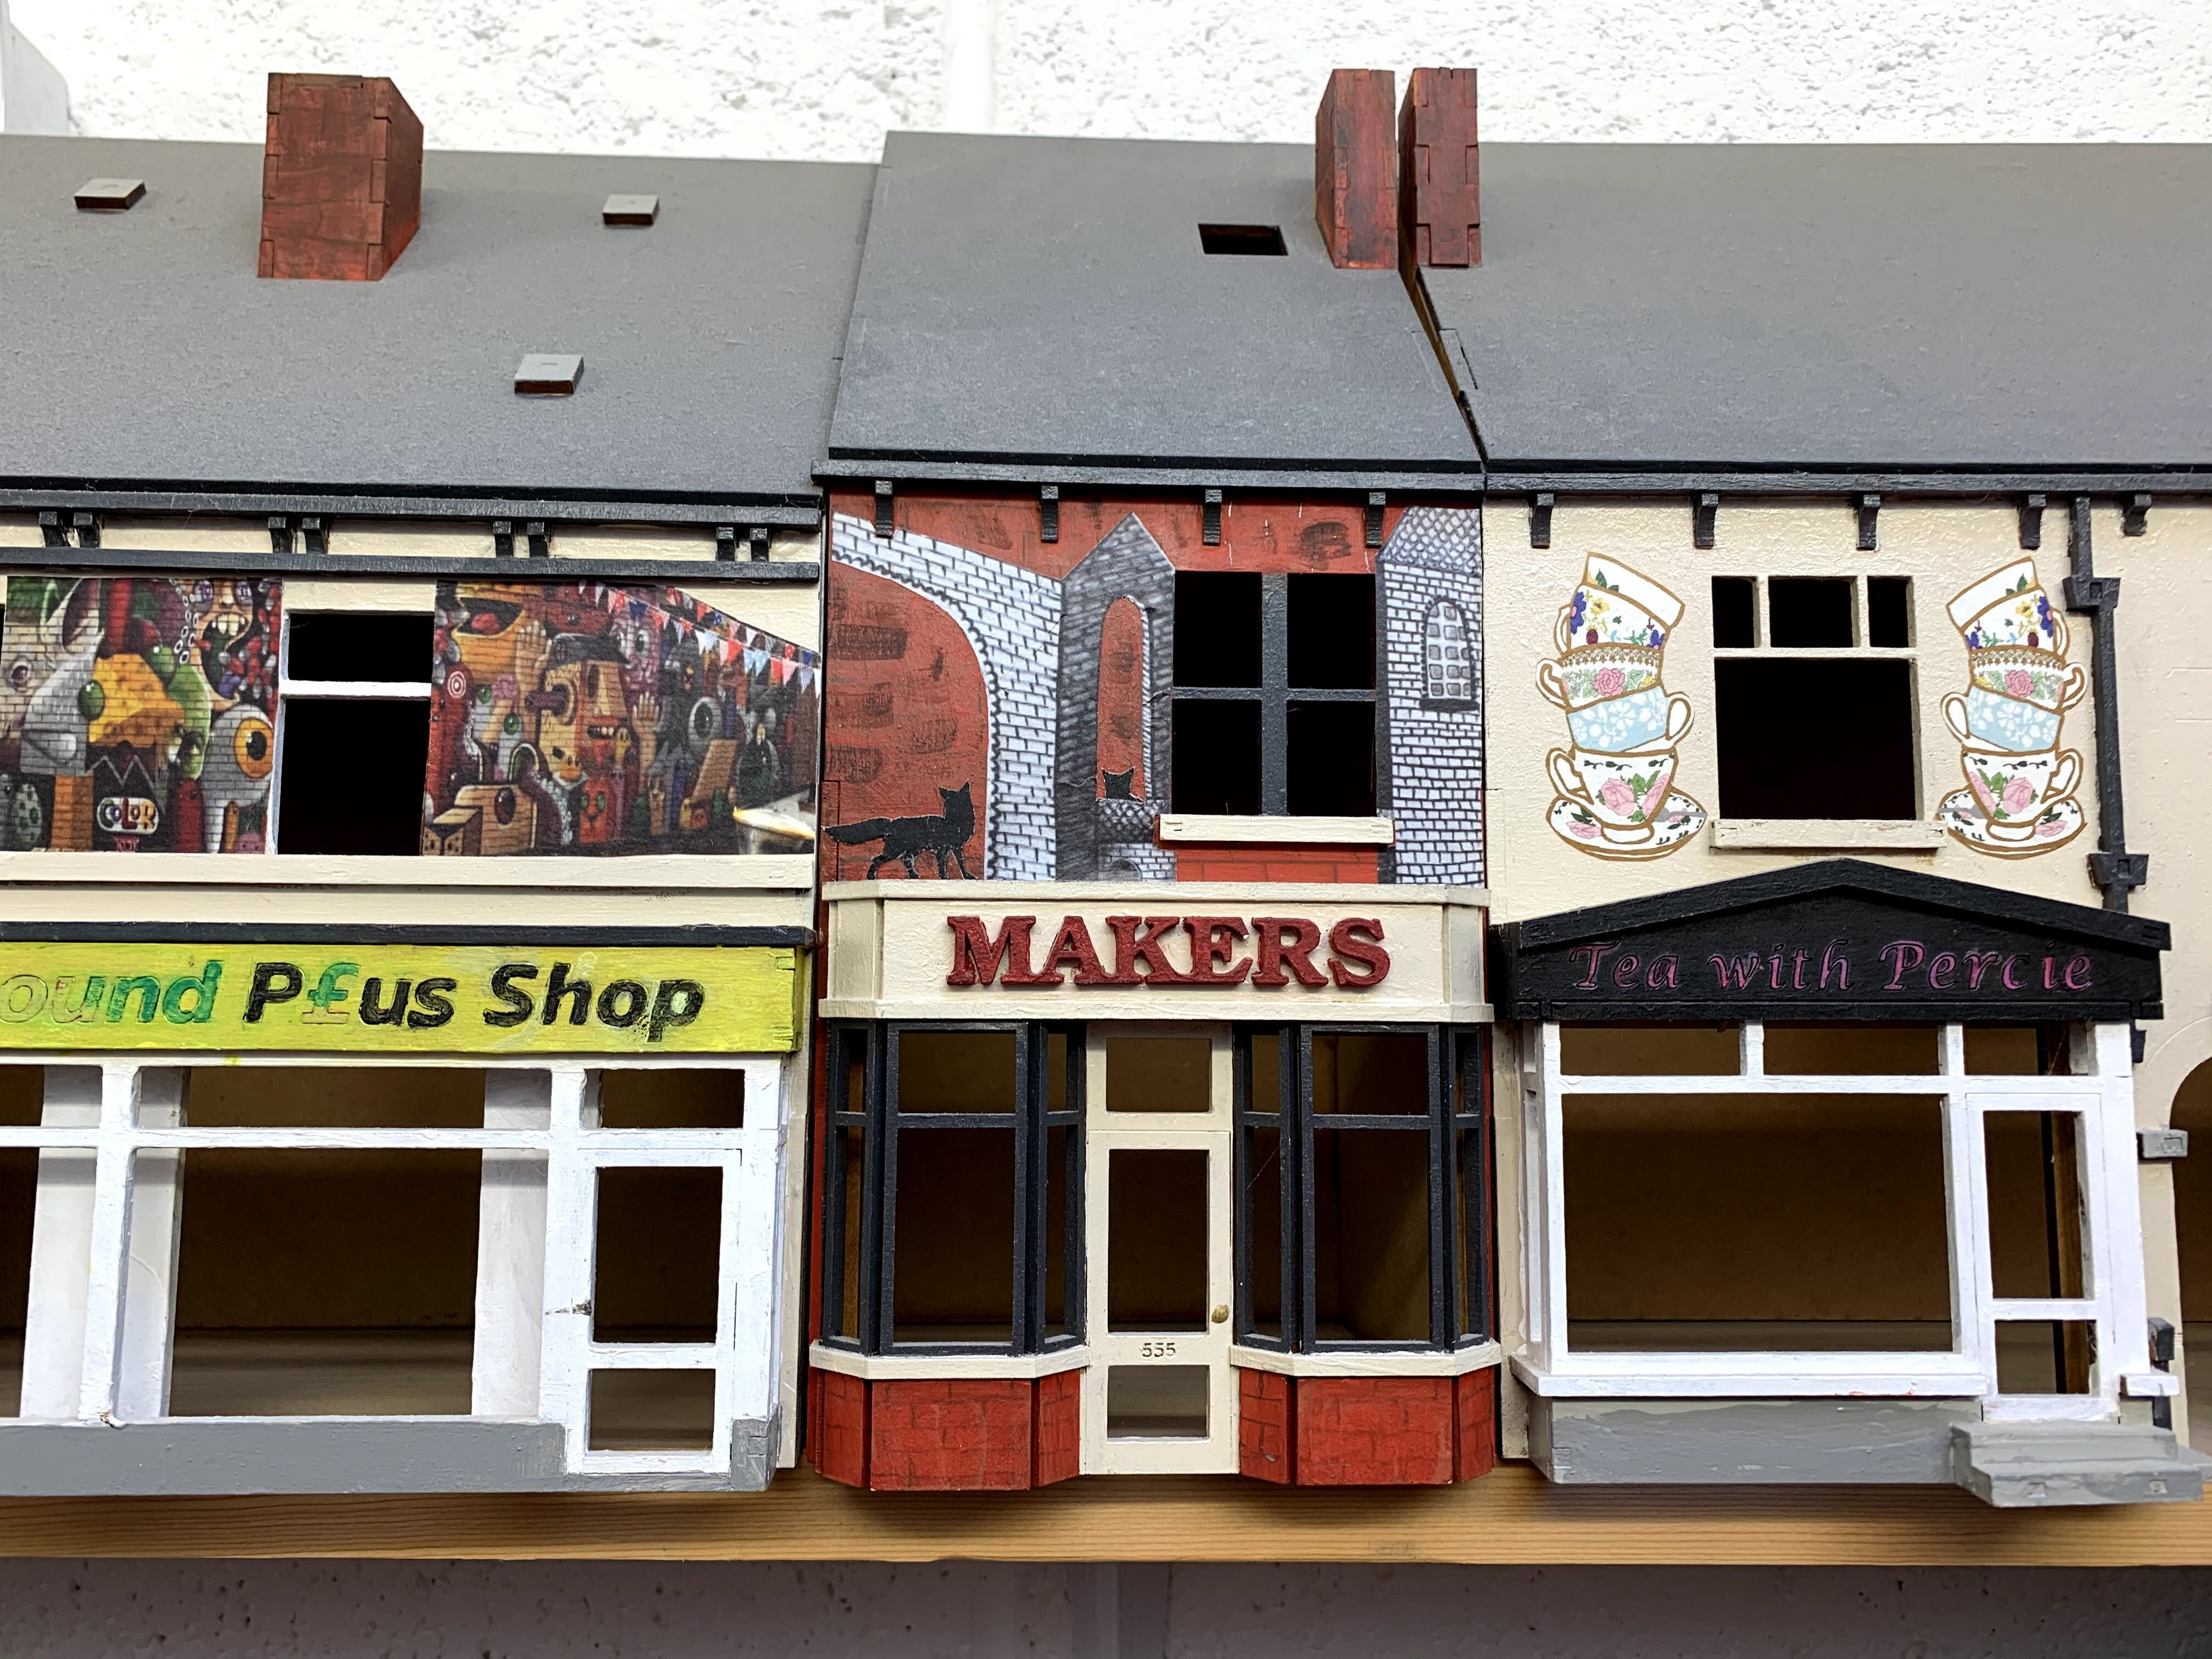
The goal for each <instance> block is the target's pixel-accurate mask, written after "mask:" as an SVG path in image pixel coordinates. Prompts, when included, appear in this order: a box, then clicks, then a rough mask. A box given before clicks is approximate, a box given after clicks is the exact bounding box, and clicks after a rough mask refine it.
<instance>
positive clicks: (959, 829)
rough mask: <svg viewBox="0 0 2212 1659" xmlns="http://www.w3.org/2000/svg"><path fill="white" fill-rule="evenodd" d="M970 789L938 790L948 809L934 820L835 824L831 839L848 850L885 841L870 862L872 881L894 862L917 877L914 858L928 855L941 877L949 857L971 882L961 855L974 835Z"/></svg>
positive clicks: (883, 820) (920, 819)
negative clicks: (923, 854)
mask: <svg viewBox="0 0 2212 1659" xmlns="http://www.w3.org/2000/svg"><path fill="white" fill-rule="evenodd" d="M968 789H969V786H968V785H966V784H964V783H963V784H962V785H961V786H960V787H958V788H957V789H945V788H939V790H938V792H937V793H938V795H939V798H940V799H943V801H944V803H945V810H944V811H942V812H939V813H937V814H936V815H934V816H933V817H919V818H862V819H861V820H860V822H859V823H833V824H831V825H830V826H829V839H830V840H832V841H834V842H842V844H843V845H845V846H847V847H857V846H860V844H862V843H863V842H871V841H879V842H883V844H884V850H883V851H882V852H880V853H878V854H876V856H875V857H874V858H873V859H872V860H869V862H868V876H869V877H871V878H872V877H873V876H874V875H875V873H876V872H877V871H878V870H880V869H882V868H883V867H884V866H885V865H886V864H889V863H890V861H891V860H893V859H896V860H898V861H899V862H900V863H901V864H903V865H904V866H906V872H907V874H908V875H909V876H915V877H917V878H918V877H919V876H920V875H921V872H920V871H919V870H916V869H915V867H914V860H915V854H920V853H927V854H929V855H930V857H931V858H932V859H933V860H936V864H937V873H938V875H939V878H942V877H943V876H944V874H945V858H946V856H947V855H948V854H949V855H950V856H951V860H952V864H953V867H954V868H955V869H957V870H958V871H959V872H960V875H961V878H962V879H963V880H969V879H972V878H970V877H969V874H968V860H966V859H965V858H964V857H963V856H962V854H961V849H962V848H964V847H966V846H967V845H968V840H969V836H973V835H974V834H975V800H974V799H973V797H971V796H970V795H969V793H968Z"/></svg>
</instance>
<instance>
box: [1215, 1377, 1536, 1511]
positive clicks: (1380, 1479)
mask: <svg viewBox="0 0 2212 1659" xmlns="http://www.w3.org/2000/svg"><path fill="white" fill-rule="evenodd" d="M1237 1395H1238V1412H1239V1417H1238V1423H1237V1468H1238V1469H1239V1470H1240V1471H1241V1472H1242V1473H1243V1474H1245V1475H1247V1476H1249V1478H1251V1479H1252V1480H1267V1481H1271V1482H1273V1483H1274V1484H1275V1485H1278V1486H1444V1485H1447V1484H1449V1482H1451V1481H1454V1480H1474V1479H1476V1478H1477V1477H1479V1476H1480V1475H1484V1474H1488V1473H1489V1472H1490V1471H1491V1470H1492V1468H1495V1467H1496V1466H1497V1462H1498V1373H1497V1371H1496V1370H1480V1371H1477V1372H1474V1374H1472V1375H1471V1376H1459V1377H1450V1376H1299V1377H1290V1376H1280V1375H1278V1374H1277V1373H1275V1372H1273V1371H1261V1370H1243V1371H1240V1372H1239V1373H1238V1376H1237Z"/></svg>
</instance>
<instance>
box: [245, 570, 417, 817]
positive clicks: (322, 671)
mask: <svg viewBox="0 0 2212 1659" xmlns="http://www.w3.org/2000/svg"><path fill="white" fill-rule="evenodd" d="M284 627H285V630H286V634H287V636H288V637H287V643H286V647H285V659H284V660H285V668H284V674H283V679H282V681H281V683H280V684H279V686H278V694H279V695H278V728H277V737H276V748H277V776H276V799H277V809H276V847H277V850H278V851H279V852H283V853H310V854H412V853H416V852H419V851H420V850H421V846H422V784H423V777H424V775H425V773H426V771H427V770H428V757H429V744H430V720H429V708H430V701H429V700H430V681H429V675H430V669H431V663H432V653H431V638H430V635H431V618H430V617H428V616H427V615H416V614H412V613H407V614H394V613H390V612H376V611H310V612H304V613H295V614H293V615H291V616H289V617H286V618H285V622H284Z"/></svg>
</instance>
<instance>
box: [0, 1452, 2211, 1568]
mask: <svg viewBox="0 0 2212 1659" xmlns="http://www.w3.org/2000/svg"><path fill="white" fill-rule="evenodd" d="M0 1553H4V1554H9V1555H23V1556H170V1557H211V1558H222V1557H231V1558H250V1557H299V1556H376V1557H387V1558H437V1559H452V1558H459V1559H490V1560H513V1559H549V1558H562V1559H656V1560H796V1561H810V1560H814V1561H818V1560H872V1561H938V1560H948V1559H969V1560H995V1561H1067V1560H1108V1561H1163V1560H1182V1561H1254V1560H1257V1561H1434V1562H1459V1563H1506V1564H1523V1565H1525V1564H1567V1563H1577V1562H1602V1563H1630V1564H1646V1565H1676V1564H1680V1565H1792V1566H1795V1565H1851V1566H2061V1565H2063V1566H2179V1565H2206V1564H2212V1505H2207V1504H2142V1505H2130V1506H2125V1507H2113V1508H2097V1509H2063V1510H1994V1509H1990V1508H1989V1507H1988V1506H1987V1505H1985V1504H1982V1503H1980V1502H1979V1501H1978V1500H1977V1499H1975V1498H1972V1497H1969V1496H1968V1495H1967V1494H1966V1492H1960V1491H1959V1490H1957V1489H1955V1488H1953V1487H1948V1486H1941V1487H1939V1486H1840V1487H1817V1488H1815V1487H1756V1486H1733V1487H1711V1486H1652V1487H1640V1488H1635V1489H1626V1488H1618V1487H1614V1488H1602V1487H1560V1486H1552V1485H1550V1484H1549V1483H1547V1481H1546V1480H1544V1479H1543V1477H1542V1476H1541V1475H1539V1474H1537V1473H1536V1472H1535V1471H1534V1469H1532V1468H1528V1467H1527V1466H1526V1465H1521V1464H1508V1465H1505V1466H1504V1467H1502V1468H1499V1469H1498V1471H1497V1472H1496V1473H1494V1474H1491V1475H1488V1476H1486V1477H1485V1478H1484V1479H1482V1480H1476V1481H1472V1482H1469V1483H1468V1484H1467V1485H1464V1486H1445V1487H1420V1488H1410V1489H1408V1488H1401V1489H1395V1490H1373V1489H1366V1490H1328V1489H1316V1488H1306V1489H1302V1490H1297V1491H1285V1490H1283V1489H1281V1488H1278V1487H1270V1486H1263V1485H1261V1483H1259V1482H1257V1481H1249V1480H1239V1479H1237V1478H1235V1477H1231V1476H1168V1475H1153V1476H1146V1475H1121V1476H1098V1477H1092V1478H1089V1479H1085V1480H1073V1481H1069V1482H1067V1483H1066V1485H1063V1486H1049V1487H1046V1488H1044V1489H1043V1490H1042V1491H1038V1492H957V1493H948V1492H911V1493H881V1492H878V1493H869V1492H854V1491H852V1490H850V1489H849V1488H848V1487H844V1486H838V1485H836V1484H835V1483H834V1482H831V1481H829V1480H823V1479H822V1478H821V1477H820V1476H819V1475H817V1474H814V1473H813V1471H811V1469H797V1470H787V1471H785V1472H784V1473H783V1474H780V1475H778V1476H777V1477H776V1480H775V1483H774V1484H773V1485H772V1486H770V1487H769V1490H768V1491H767V1492H762V1493H758V1494H752V1495H744V1494H736V1495H728V1496H723V1495H712V1496H707V1495H696V1494H688V1493H624V1494H608V1495H606V1496H597V1495H591V1496H583V1497H552V1498H548V1497H537V1498H513V1497H447V1498H390V1497H381V1498H20V1499H14V1500H9V1501H7V1502H4V1503H0Z"/></svg>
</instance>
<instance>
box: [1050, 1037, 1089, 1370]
mask: <svg viewBox="0 0 2212 1659" xmlns="http://www.w3.org/2000/svg"><path fill="white" fill-rule="evenodd" d="M1066 1037H1067V1107H1066V1110H1065V1111H1061V1112H1058V1113H1054V1114H1052V1115H1051V1121H1053V1122H1054V1125H1055V1126H1056V1127H1061V1128H1065V1129H1066V1131H1067V1149H1066V1153H1065V1154H1064V1156H1065V1157H1066V1170H1064V1171H1063V1172H1062V1179H1063V1180H1065V1181H1066V1183H1067V1194H1066V1197H1065V1198H1064V1199H1063V1200H1061V1204H1060V1208H1061V1210H1062V1212H1063V1217H1062V1225H1064V1226H1065V1227H1066V1230H1067V1236H1066V1238H1064V1239H1063V1240H1062V1241H1061V1243H1060V1261H1061V1267H1060V1279H1061V1286H1060V1305H1061V1308H1062V1310H1063V1311H1064V1314H1065V1319H1064V1325H1065V1334H1066V1338H1067V1340H1071V1341H1075V1342H1081V1341H1084V1340H1087V1339H1088V1337H1089V1335H1090V1328H1089V1325H1088V1322H1087V1321H1086V1318H1085V1289H1086V1286H1087V1284H1088V1280H1089V1273H1088V1269H1087V1268H1086V1267H1085V1248H1084V1231H1083V1210H1084V1203H1085V1194H1084V1190H1083V1176H1084V1160H1083V1121H1084V1111H1085V1104H1086V1102H1085V1089H1086V1088H1087V1086H1088V1083H1089V1077H1090V1073H1089V1071H1088V1070H1087V1068H1086V1066H1085V1052H1084V1043H1085V1028H1084V1027H1082V1026H1080V1025H1071V1026H1068V1027H1067V1028H1066ZM1047 1145H1048V1146H1049V1145H1050V1137H1049V1136H1048V1137H1047Z"/></svg>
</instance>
